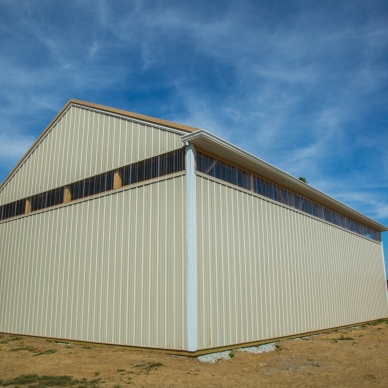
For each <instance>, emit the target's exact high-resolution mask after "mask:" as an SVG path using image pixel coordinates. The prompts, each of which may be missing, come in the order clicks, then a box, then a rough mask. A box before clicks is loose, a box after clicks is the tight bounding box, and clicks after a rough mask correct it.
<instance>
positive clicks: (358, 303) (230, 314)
mask: <svg viewBox="0 0 388 388" xmlns="http://www.w3.org/2000/svg"><path fill="white" fill-rule="evenodd" d="M196 179H197V182H196V187H197V244H198V245H197V247H198V250H197V255H198V258H197V260H198V281H197V285H198V348H199V349H203V348H209V347H216V346H223V345H230V344H237V343H243V342H250V341H259V340H264V339H270V338H276V337H281V336H287V335H292V334H298V333H303V332H309V331H315V330H321V329H325V328H330V327H336V326H341V325H347V324H352V323H357V322H363V321H367V320H372V319H377V318H381V317H385V316H387V315H388V306H387V300H386V290H385V280H384V270H383V267H382V260H381V245H380V244H378V243H376V242H373V241H371V240H368V239H365V238H362V237H359V236H357V235H355V234H352V233H351V232H348V231H345V230H343V229H341V228H337V227H335V226H333V225H330V224H328V223H325V222H323V221H320V220H317V219H314V218H313V217H309V216H308V215H305V214H303V213H300V212H298V211H295V210H292V209H290V208H287V207H283V206H281V205H279V204H275V203H273V202H270V201H267V200H265V199H262V198H260V197H258V196H256V195H254V194H250V193H249V192H247V191H243V190H239V189H236V188H233V187H231V186H229V185H227V184H223V183H220V182H218V181H217V182H216V181H213V180H212V179H211V178H205V177H202V176H199V175H198V176H197V177H196Z"/></svg>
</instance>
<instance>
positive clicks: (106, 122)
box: [0, 106, 182, 205]
mask: <svg viewBox="0 0 388 388" xmlns="http://www.w3.org/2000/svg"><path fill="white" fill-rule="evenodd" d="M181 147H182V141H181V137H180V135H179V134H176V133H173V132H169V131H166V130H161V129H157V128H155V127H152V126H147V125H143V124H139V123H136V122H133V121H130V120H129V119H120V118H117V117H113V116H110V115H108V114H101V113H97V112H94V111H91V110H88V109H84V108H79V107H75V106H72V107H70V108H69V110H68V111H67V112H66V113H65V114H64V115H63V116H62V118H61V119H60V120H58V122H57V123H56V124H55V125H53V127H52V129H51V130H50V131H48V133H47V134H46V136H45V137H44V138H43V139H42V141H41V142H40V143H39V144H38V145H37V147H36V148H35V149H34V151H33V152H32V153H31V154H30V155H29V156H28V158H27V159H26V160H25V162H24V163H23V164H22V165H21V166H20V167H19V168H18V169H17V170H16V171H15V174H14V176H13V177H11V178H10V180H9V181H8V182H7V184H5V185H4V187H3V188H2V190H1V191H0V205H3V204H5V203H9V202H13V201H16V200H18V199H22V198H26V197H28V196H30V195H34V194H38V193H41V192H44V191H47V190H51V189H54V188H56V187H60V186H63V185H66V184H68V183H72V182H75V181H78V180H81V179H84V178H87V177H90V176H93V175H97V174H99V173H102V172H105V171H108V170H113V169H115V168H117V167H120V166H123V165H127V164H130V163H134V162H136V161H139V160H142V159H146V158H150V157H152V156H155V155H158V154H161V153H165V152H169V151H172V150H174V149H178V148H181Z"/></svg>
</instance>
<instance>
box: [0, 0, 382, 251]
mask: <svg viewBox="0 0 388 388" xmlns="http://www.w3.org/2000/svg"><path fill="white" fill-rule="evenodd" d="M69 98H77V99H82V100H86V101H91V102H96V103H99V104H103V105H108V106H113V107H116V108H121V109H126V110H129V111H133V112H138V113H143V114H146V115H150V116H154V117H160V118H164V119H167V120H172V121H177V122H180V123H186V124H189V125H192V126H195V127H199V128H204V129H206V130H208V131H210V132H213V133H215V134H217V135H218V136H221V137H222V138H224V139H226V140H228V141H230V142H232V143H234V144H236V145H238V146H239V147H241V148H243V149H245V150H247V151H249V152H251V153H252V154H254V155H256V156H258V157H260V158H262V159H264V160H266V161H267V162H269V163H271V164H273V165H275V166H277V167H279V168H281V169H283V170H284V171H286V172H288V173H289V174H291V175H294V176H296V177H299V176H304V177H306V178H307V180H308V182H309V183H310V184H311V185H312V186H314V187H316V188H318V189H319V190H322V191H323V192H325V193H327V194H329V195H331V196H333V197H334V198H336V199H338V200H340V201H342V202H344V203H345V204H347V205H349V206H351V207H353V208H355V209H356V210H358V211H360V212H362V213H364V214H366V215H368V216H369V217H371V218H373V219H375V220H377V221H379V222H381V223H383V224H385V225H388V196H387V194H388V153H387V151H386V149H387V144H388V130H387V129H388V2H387V1H386V0H382V1H374V0H369V1H357V0H351V1H341V0H340V1H338V0H337V1H330V0H327V1H323V2H321V1H315V2H314V1H285V0H284V1H276V0H275V1H273V0H272V1H257V0H256V1H244V0H239V1H227V0H224V1H222V2H221V1H212V0H207V1H202V0H197V1H195V2H194V1H192V2H182V1H169V0H164V1H157V0H154V1H141V0H133V1H116V0H112V1H102V0H101V1H88V0H83V1H73V0H68V1H66V2H57V1H47V0H46V1H45V0H39V1H36V0H29V1H24V2H21V1H18V2H15V1H14V0H0V115H1V118H2V120H1V124H0V181H2V180H3V179H4V178H5V177H6V175H7V174H8V173H9V171H10V170H11V169H12V167H13V166H14V165H15V164H16V162H17V161H18V160H19V159H20V158H21V157H22V156H23V154H24V153H25V151H26V150H27V149H28V148H29V146H30V145H31V144H32V142H33V141H34V140H35V139H36V137H37V136H38V135H39V134H40V133H41V132H42V130H43V129H44V128H45V127H46V125H47V124H48V123H49V122H50V121H51V119H52V118H53V117H54V116H55V114H56V113H57V112H58V111H59V110H60V109H61V108H62V106H63V105H64V104H65V103H66V102H67V100H68V99H69ZM385 235H386V236H384V241H385V251H386V257H387V259H388V250H387V249H388V233H385Z"/></svg>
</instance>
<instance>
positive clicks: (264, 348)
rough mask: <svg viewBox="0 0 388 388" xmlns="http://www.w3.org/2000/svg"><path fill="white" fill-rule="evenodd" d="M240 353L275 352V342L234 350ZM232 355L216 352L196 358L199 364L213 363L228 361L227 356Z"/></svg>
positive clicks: (227, 352)
mask: <svg viewBox="0 0 388 388" xmlns="http://www.w3.org/2000/svg"><path fill="white" fill-rule="evenodd" d="M236 350H238V351H240V352H249V353H267V352H271V351H272V350H275V342H272V343H270V344H265V345H260V346H250V347H249V348H240V349H236ZM230 353H233V351H231V350H227V351H225V352H217V353H210V354H204V355H203V356H198V357H197V359H198V361H199V362H210V363H212V364H213V363H215V362H217V361H220V360H230V357H229V354H230Z"/></svg>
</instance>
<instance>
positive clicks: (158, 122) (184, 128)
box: [0, 98, 198, 189]
mask: <svg viewBox="0 0 388 388" xmlns="http://www.w3.org/2000/svg"><path fill="white" fill-rule="evenodd" d="M72 105H73V106H78V107H82V108H86V109H90V110H94V111H98V112H100V113H106V114H111V115H117V116H121V117H124V118H129V119H134V120H137V121H140V122H143V123H148V124H151V125H154V126H157V127H161V128H165V129H170V130H175V131H179V132H183V133H192V132H196V131H198V128H194V127H190V126H188V125H183V124H178V123H175V122H172V121H167V120H162V119H158V118H155V117H150V116H146V115H141V114H138V113H133V112H129V111H125V110H121V109H116V108H111V107H108V106H104V105H99V104H94V103H92V102H86V101H82V100H76V99H74V98H71V99H70V100H69V101H68V102H67V103H66V105H65V106H64V107H63V108H62V109H61V110H60V111H59V112H58V113H57V114H56V115H55V117H54V118H53V119H52V120H51V122H50V123H49V124H48V125H47V127H46V128H45V129H44V131H43V132H42V133H41V134H40V135H39V137H38V138H37V139H36V140H35V142H34V143H33V144H32V146H31V147H30V148H29V149H28V151H27V152H26V153H25V154H24V155H23V157H22V158H21V159H20V160H19V162H18V163H17V164H16V166H15V167H14V168H13V169H12V170H11V172H10V173H9V174H8V175H7V177H6V178H5V179H4V181H3V182H2V183H1V184H0V189H2V187H3V186H4V185H5V184H6V183H7V181H8V180H9V179H10V178H11V177H12V175H13V174H14V172H15V171H16V170H17V169H18V168H19V166H20V165H21V164H22V163H23V162H24V160H25V159H26V158H27V156H28V155H29V154H30V153H31V151H32V150H34V148H35V147H36V145H37V144H39V142H40V140H41V139H42V138H43V137H44V136H45V134H46V133H47V132H48V131H49V130H50V128H51V127H52V126H53V124H55V122H56V121H57V120H58V119H59V118H60V117H61V116H62V115H63V114H64V113H65V112H66V111H67V109H68V108H69V107H70V106H72ZM183 133H182V134H183Z"/></svg>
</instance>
